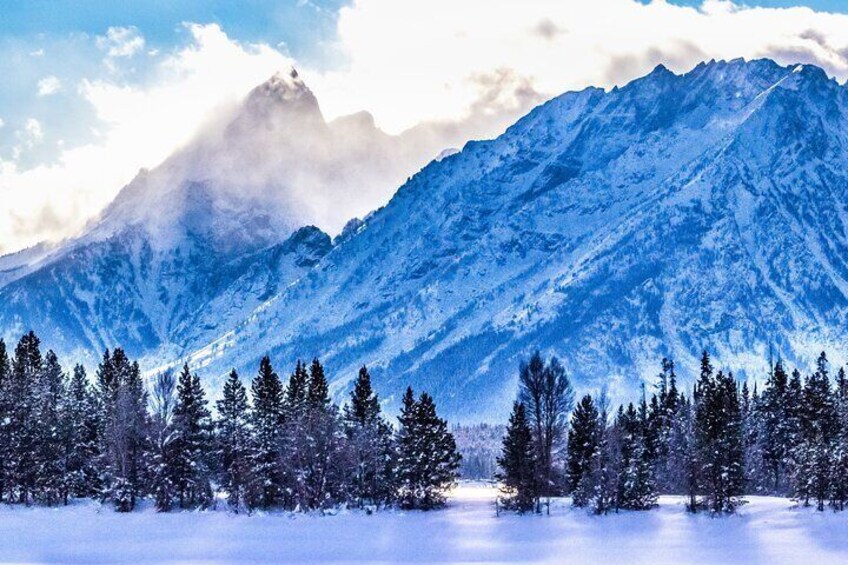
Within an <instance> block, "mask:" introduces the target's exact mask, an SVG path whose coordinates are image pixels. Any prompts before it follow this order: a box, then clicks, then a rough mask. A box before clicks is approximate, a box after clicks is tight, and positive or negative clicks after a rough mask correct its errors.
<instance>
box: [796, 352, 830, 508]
mask: <svg viewBox="0 0 848 565" xmlns="http://www.w3.org/2000/svg"><path fill="white" fill-rule="evenodd" d="M827 365H828V362H827V357H826V355H825V354H824V352H822V354H821V355H820V356H819V358H818V360H817V361H816V371H815V372H814V373H813V374H812V375H810V376H809V377H808V378H807V380H806V382H805V383H804V393H803V395H802V401H801V409H800V416H801V426H800V441H799V442H798V443H797V444H796V446H795V448H794V449H795V455H794V457H793V459H794V461H795V464H794V470H793V472H794V480H793V483H794V485H795V486H794V496H795V498H797V499H798V500H800V501H802V502H803V503H804V504H805V505H807V504H809V502H810V500H811V499H812V500H814V501H815V502H816V508H817V509H818V510H824V505H825V502H826V501H827V500H828V495H829V492H830V486H831V484H830V479H831V469H832V464H833V461H832V455H833V451H834V440H835V439H836V435H837V424H838V421H837V417H836V408H835V406H834V401H833V393H832V391H831V388H830V380H829V376H828V366H827Z"/></svg>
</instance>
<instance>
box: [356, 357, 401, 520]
mask: <svg viewBox="0 0 848 565" xmlns="http://www.w3.org/2000/svg"><path fill="white" fill-rule="evenodd" d="M344 427H345V433H346V435H347V439H348V442H349V445H350V449H351V451H352V457H353V463H354V471H353V473H352V478H351V481H352V484H351V485H350V496H351V500H352V502H353V503H354V504H356V505H357V506H360V507H361V506H363V505H365V504H376V505H379V504H387V503H389V502H391V501H392V499H393V496H394V486H395V485H394V473H393V472H392V462H393V457H392V453H393V451H394V441H393V439H392V429H391V426H389V424H388V423H387V422H386V421H385V420H384V419H383V417H382V415H381V412H380V400H379V398H378V397H377V394H376V393H375V392H374V390H373V389H372V388H371V375H370V374H369V373H368V369H367V368H366V367H362V368H360V369H359V375H358V377H357V379H356V383H355V384H354V387H353V391H352V392H351V396H350V402H349V403H348V405H347V406H345V410H344Z"/></svg>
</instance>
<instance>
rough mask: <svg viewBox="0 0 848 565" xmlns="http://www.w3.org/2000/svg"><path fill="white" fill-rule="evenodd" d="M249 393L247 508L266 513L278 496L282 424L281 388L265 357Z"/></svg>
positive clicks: (281, 474) (280, 488)
mask: <svg viewBox="0 0 848 565" xmlns="http://www.w3.org/2000/svg"><path fill="white" fill-rule="evenodd" d="M251 393H252V395H253V413H252V418H251V419H252V424H253V430H254V440H255V441H254V445H253V449H252V450H251V451H252V453H251V457H250V458H251V467H252V469H253V473H252V478H251V482H250V486H249V488H248V504H249V505H250V506H251V507H261V508H266V509H267V508H270V507H272V506H274V505H275V504H277V503H279V502H280V497H281V495H282V489H283V471H282V468H281V459H282V456H281V453H280V447H281V444H282V432H283V422H284V415H283V385H282V383H281V382H280V377H279V376H277V373H276V372H274V368H273V366H272V365H271V360H270V358H268V356H265V357H263V358H262V360H261V361H260V363H259V373H258V374H257V375H256V377H255V378H254V379H253V383H252V384H251ZM286 456H287V457H288V456H289V454H287V455H286Z"/></svg>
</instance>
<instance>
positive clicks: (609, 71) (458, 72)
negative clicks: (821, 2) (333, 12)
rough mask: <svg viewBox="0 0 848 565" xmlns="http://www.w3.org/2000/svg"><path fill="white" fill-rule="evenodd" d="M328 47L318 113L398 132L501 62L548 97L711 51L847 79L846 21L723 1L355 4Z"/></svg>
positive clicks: (457, 104) (444, 110)
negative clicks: (803, 65)
mask: <svg viewBox="0 0 848 565" xmlns="http://www.w3.org/2000/svg"><path fill="white" fill-rule="evenodd" d="M336 47H337V48H338V50H339V51H340V52H342V53H344V54H345V56H346V59H347V60H346V64H345V65H344V66H343V67H342V68H340V69H338V70H336V71H333V72H329V73H325V74H323V75H321V77H320V80H319V81H315V80H310V83H311V84H314V89H315V90H316V92H317V93H318V95H319V98H320V100H321V101H322V104H323V106H324V108H325V111H326V112H327V113H328V114H329V115H339V114H345V113H350V112H352V111H355V110H357V109H361V108H366V109H368V110H369V111H371V112H372V113H373V114H374V116H375V119H376V121H377V123H378V125H381V126H383V127H384V128H386V129H388V130H389V131H393V132H397V131H400V130H403V129H404V128H408V127H411V126H413V125H415V124H418V123H420V122H422V121H429V120H448V119H449V120H461V119H463V118H464V117H466V116H468V115H469V114H470V113H471V112H472V111H473V107H474V105H475V104H476V103H477V102H478V96H480V91H479V89H478V87H477V86H478V85H477V84H476V77H479V76H487V75H492V74H493V73H496V72H498V70H499V69H502V70H508V71H509V72H510V73H511V74H512V75H514V76H520V77H523V79H524V80H526V81H527V83H528V84H529V85H531V86H532V88H533V90H535V91H536V92H538V93H540V95H542V96H544V97H551V96H555V95H557V94H560V93H562V92H564V91H567V90H574V89H581V88H584V87H586V86H588V85H596V86H601V87H612V86H614V85H616V84H621V83H623V82H627V81H629V80H632V79H633V78H636V77H638V76H640V75H643V74H645V73H646V72H648V71H650V70H651V69H652V68H653V67H654V66H656V65H657V64H658V63H661V62H662V63H665V64H666V65H667V66H669V67H670V68H671V69H672V70H675V71H678V72H682V71H686V70H688V69H689V68H691V67H693V66H694V65H695V64H697V63H698V62H700V61H701V60H702V59H711V58H716V59H733V58H736V57H746V58H755V57H775V58H776V59H778V60H779V62H782V63H785V64H789V63H794V62H796V61H794V60H793V59H794V58H795V57H798V56H803V58H804V59H805V62H815V63H817V64H819V65H821V66H822V67H823V68H825V69H826V70H827V71H828V73H830V74H831V75H835V76H837V77H838V78H840V79H845V78H846V77H847V76H848V60H846V53H848V51H846V48H847V47H848V16H846V15H838V14H828V13H820V12H815V11H813V10H811V9H809V8H787V9H777V8H749V7H745V6H743V3H742V2H739V3H738V4H735V3H732V2H729V1H723V0H707V1H705V2H703V3H702V4H701V5H700V6H699V7H697V8H693V7H684V6H679V5H675V4H671V3H668V2H666V1H663V0H654V1H653V2H651V3H649V4H644V3H641V2H637V1H635V0H568V1H567V2H563V1H562V0H525V1H523V2H520V3H519V2H492V1H491V0H465V1H463V2H455V1H453V0H410V1H407V2H397V1H395V0H354V2H353V3H352V4H351V5H350V6H348V7H345V8H342V10H341V11H340V14H339V19H338V38H337V46H336ZM310 79H311V77H310Z"/></svg>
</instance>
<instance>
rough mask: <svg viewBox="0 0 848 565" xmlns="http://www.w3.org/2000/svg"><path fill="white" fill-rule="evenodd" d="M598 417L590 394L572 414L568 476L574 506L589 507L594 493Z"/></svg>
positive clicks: (569, 434)
mask: <svg viewBox="0 0 848 565" xmlns="http://www.w3.org/2000/svg"><path fill="white" fill-rule="evenodd" d="M599 417H600V415H599V413H598V409H597V407H596V406H595V401H594V400H593V399H592V396H591V395H589V394H587V395H585V396H583V398H581V399H580V402H578V403H577V407H576V408H575V409H574V412H572V414H571V425H570V427H569V430H568V459H567V462H566V473H567V475H566V477H567V480H568V483H567V484H568V491H569V492H570V493H571V496H572V502H573V503H574V505H575V506H586V505H587V504H589V503H590V501H591V499H592V496H593V493H594V488H595V485H594V484H592V466H593V464H594V461H595V459H596V458H597V457H598V455H599V452H598V449H599V443H600V430H599V429H598V428H599V424H598V422H599Z"/></svg>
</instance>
